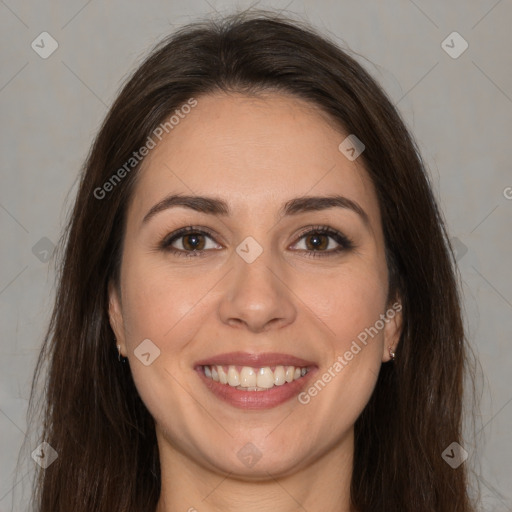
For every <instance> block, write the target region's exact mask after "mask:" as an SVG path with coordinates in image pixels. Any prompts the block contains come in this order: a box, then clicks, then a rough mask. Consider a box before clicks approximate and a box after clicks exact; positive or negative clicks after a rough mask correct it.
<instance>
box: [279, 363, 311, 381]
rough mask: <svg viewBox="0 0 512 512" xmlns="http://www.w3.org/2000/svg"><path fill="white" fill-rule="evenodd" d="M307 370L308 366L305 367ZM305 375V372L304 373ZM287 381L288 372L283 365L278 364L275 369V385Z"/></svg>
mask: <svg viewBox="0 0 512 512" xmlns="http://www.w3.org/2000/svg"><path fill="white" fill-rule="evenodd" d="M304 370H305V371H307V370H306V368H304ZM304 375H305V373H304ZM285 382H286V373H285V371H284V368H283V367H282V366H276V369H275V370H274V385H275V386H282V385H283V384H284V383H285Z"/></svg>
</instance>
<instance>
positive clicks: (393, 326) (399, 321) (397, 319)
mask: <svg viewBox="0 0 512 512" xmlns="http://www.w3.org/2000/svg"><path fill="white" fill-rule="evenodd" d="M385 316H386V320H385V321H384V323H385V327H384V347H383V352H382V362H384V363H386V362H388V361H390V360H391V356H390V354H389V349H390V348H391V350H392V351H393V352H396V348H397V346H398V342H399V341H400V336H401V334H402V325H403V315H402V302H401V300H400V299H397V300H396V301H395V302H394V303H393V304H391V305H389V306H388V308H387V310H386V313H385Z"/></svg>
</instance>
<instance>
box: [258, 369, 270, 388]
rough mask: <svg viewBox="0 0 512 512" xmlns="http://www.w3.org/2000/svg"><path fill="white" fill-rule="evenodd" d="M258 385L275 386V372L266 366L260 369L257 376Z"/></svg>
mask: <svg viewBox="0 0 512 512" xmlns="http://www.w3.org/2000/svg"><path fill="white" fill-rule="evenodd" d="M256 385H257V386H258V387H259V388H266V389H269V388H273V387H274V373H273V372H272V370H271V369H270V368H269V367H268V366H266V367H265V368H260V369H259V370H258V376H257V378H256Z"/></svg>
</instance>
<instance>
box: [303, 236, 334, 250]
mask: <svg viewBox="0 0 512 512" xmlns="http://www.w3.org/2000/svg"><path fill="white" fill-rule="evenodd" d="M328 246H329V237H328V236H326V235H324V234H322V233H313V234H310V235H307V236H306V248H307V250H308V251H314V250H324V249H326V248H327V247H328Z"/></svg>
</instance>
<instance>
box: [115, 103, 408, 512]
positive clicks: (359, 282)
mask: <svg viewBox="0 0 512 512" xmlns="http://www.w3.org/2000/svg"><path fill="white" fill-rule="evenodd" d="M197 100H198V105H197V106H196V107H195V108H194V109H192V111H191V112H190V114H188V115H187V116H186V118H185V119H183V120H181V121H180V123H179V124H178V125H177V126H175V128H174V129H173V130H172V131H171V132H170V133H169V134H168V135H167V136H166V137H165V138H163V139H162V141H161V142H160V143H159V144H158V145H157V147H156V148H155V149H153V150H152V151H151V152H150V154H149V155H148V156H147V157H146V159H145V161H144V164H143V167H142V168H141V170H140V174H139V176H138V182H137V186H136V189H135V193H134V195H133V197H132V201H131V203H130V205H129V208H128V214H127V229H126V235H125V241H124V248H123V259H122V265H121V286H120V289H121V294H119V293H118V291H117V289H116V287H115V286H113V285H112V283H111V285H110V286H109V296H110V307H109V314H110V322H111V325H112V328H113V330H114V332H115V334H116V338H117V340H118V343H119V345H120V349H121V353H122V354H123V355H125V356H126V357H128V359H129V361H130V368H131V371H132V374H133V378H134V381H135V384H136V386H137V389H138V391H139V393H140V396H141V398H142V400H143V401H144V403H145V404H146V406H147V408H148V410H149V411H150V413H151V414H152V416H153V417H154V418H155V422H156V432H157V439H158V447H159V452H160V463H161V471H162V493H161V496H160V501H159V503H158V507H157V512H171V511H187V510H190V511H192V510H194V509H195V510H197V511H199V512H209V511H224V512H225V511H230V510H235V509H236V510H244V511H249V512H250V511H252V510H255V511H256V510H257V511H259V512H261V511H262V510H269V511H270V510H272V511H274V510H279V511H281V512H286V511H292V510H293V511H296V510H297V509H298V508H300V506H302V507H304V509H306V510H308V511H309V512H316V511H323V512H326V511H327V512H329V511H332V512H334V511H337V512H339V511H341V510H343V511H350V510H351V509H350V503H349V488H350V479H351V476H352V464H353V451H354V423H355V421H356V419H357V418H358V416H359V415H360V414H361V412H362V410H363V409H364V407H365V405H366V404H367V402H368V400H369V398H370V396H371V394H372V391H373V389H374V387H375V384H376V379H377V375H378V372H379V369H380V366H381V364H382V363H383V362H387V361H389V359H390V355H389V348H390V347H392V348H393V349H395V348H396V345H397V343H398V339H399V336H400V330H401V324H402V317H401V314H400V313H397V314H396V315H395V316H394V318H393V319H392V320H391V321H388V322H387V323H386V324H385V327H384V328H383V329H381V330H380V331H379V333H378V335H376V336H374V337H373V338H369V342H368V344H367V345H366V346H364V345H362V350H361V351H360V352H359V353H358V354H357V355H355V356H354V358H353V359H352V360H351V361H350V362H349V363H348V364H347V365H346V366H345V367H344V368H343V370H342V371H340V372H339V373H338V374H337V375H336V377H335V378H333V379H332V380H331V382H329V383H328V384H327V385H326V386H325V387H324V388H323V389H322V390H321V391H320V392H319V393H318V394H317V396H315V397H314V398H311V401H310V402H309V403H308V404H306V405H303V404H301V403H299V401H298V400H296V399H295V398H294V399H292V400H289V401H287V402H286V403H284V404H282V405H279V406H277V407H274V408H271V409H267V410H256V411H254V410H253V411H247V410H242V409H239V408H235V407H233V406H231V405H229V404H226V403H225V402H223V401H221V400H219V399H218V398H217V397H216V396H215V395H213V394H212V393H211V392H210V391H209V390H208V389H207V388H206V386H205V385H204V384H203V382H202V381H201V380H200V378H199V376H198V374H197V372H196V371H195V370H194V365H195V363H196V362H197V361H198V360H200V359H205V358H208V357H211V356H214V355H216V354H221V353H225V352H231V351H245V352H257V353H262V352H282V353H287V354H292V355H295V356H298V357H302V358H304V359H307V360H312V361H315V362H316V364H317V366H318V376H321V375H322V374H323V373H324V372H325V371H326V370H327V369H328V368H329V367H332V365H333V363H334V362H335V361H336V359H337V358H338V356H340V355H343V354H344V353H345V352H346V351H347V350H349V348H350V346H351V343H352V342H353V340H356V339H357V336H358V334H359V333H361V332H362V331H364V329H365V328H368V327H370V326H373V325H374V324H375V322H376V320H378V319H379V317H380V315H381V314H385V313H386V311H387V310H389V308H390V304H388V303H387V302H386V298H387V293H388V270H387V267H386V262H385V256H384V237H383V231H382V226H381V218H380V213H379V206H378V201H377V196H376V194H375V190H374V187H373V185H372V183H371V181H370V179H369V177H368V175H367V172H366V171H365V169H364V167H363V164H362V161H361V159H356V160H355V161H350V160H349V159H347V158H346V157H345V156H344V155H343V154H342V153H341V152H340V151H339V149H338V145H339V144H340V143H341V141H343V139H344V138H345V137H346V135H347V134H343V133H342V132H341V131H340V130H339V129H338V128H337V127H336V126H334V124H333V123H332V122H330V120H329V119H328V118H327V117H326V115H325V114H323V113H322V112H320V111H319V110H318V109H317V108H316V107H315V106H313V105H311V104H309V103H307V102H304V101H303V100H300V99H297V98H295V97H291V96H288V95H284V94H280V93H279V94H278V93H265V94H258V95H257V96H251V97H248V96H243V95H239V94H234V93H232V94H225V93H216V94H213V95H208V96H202V97H199V98H197ZM170 193H180V194H186V195H205V196H214V197H216V198H219V199H223V200H225V201H226V202H227V203H228V205H229V207H230V209H231V210H232V213H231V215H229V216H228V215H225V216H216V215H211V214H207V213H201V212H197V211H193V210H191V209H188V208H185V207H173V208H170V209H167V210H164V211H161V212H159V213H158V214H156V215H155V216H153V217H152V218H151V219H150V220H149V221H148V222H147V223H143V222H142V219H143V218H144V216H145V215H146V213H147V212H148V211H149V210H150V209H151V207H152V206H153V205H155V204H156V203H158V202H159V201H160V200H162V199H163V198H164V197H165V196H167V195H168V194H170ZM333 193H337V194H340V195H343V196H345V197H347V198H349V199H351V200H353V201H355V202H357V203H358V204H359V205H360V206H361V208H362V209H363V210H364V211H365V212H366V214H367V215H368V218H369V226H366V225H365V223H364V222H363V220H362V218H361V217H360V216H359V215H358V214H357V213H355V212H354V211H352V210H350V209H346V208H339V207H337V208H330V209H327V210H323V211H313V212H305V213H300V214H297V215H291V216H287V217H282V218H281V217H280V216H279V213H278V212H279V209H280V208H281V206H282V205H283V204H284V203H285V202H286V201H288V200H290V199H292V198H296V197H301V196H305V195H306V196H313V195H314V196H329V195H332V194H333ZM314 225H322V226H323V225H326V226H329V227H331V228H333V229H336V230H338V231H341V232H342V233H343V234H345V235H346V236H348V237H349V238H350V239H352V240H353V242H354V244H355V248H353V249H347V250H345V251H342V252H340V253H337V254H335V253H331V254H330V255H325V256H324V257H308V253H307V249H310V251H313V250H315V249H314V246H313V249H311V247H312V245H311V238H309V239H308V237H301V235H302V233H303V232H304V230H305V228H307V227H309V226H314ZM186 226H199V227H206V228H209V229H210V230H211V231H212V232H213V233H214V237H213V238H209V237H208V236H205V238H204V239H202V240H203V241H204V243H206V246H203V247H204V257H189V258H186V257H180V256H177V255H174V254H172V253H170V252H165V251H164V250H161V249H159V248H158V245H159V243H160V242H161V240H162V239H163V238H165V237H166V236H167V235H169V234H171V233H173V232H174V231H176V230H178V229H180V228H182V227H186ZM248 236H251V237H253V238H254V239H255V240H256V241H257V242H258V243H259V245H260V246H261V247H262V248H263V253H262V254H261V255H260V256H259V257H258V258H257V259H256V260H255V261H254V262H252V263H250V264H249V263H247V262H246V261H245V260H244V259H242V258H241V257H240V256H239V255H238V254H237V252H236V251H235V249H236V247H237V246H238V245H239V244H240V243H241V242H242V241H243V240H244V239H245V238H246V237H248ZM307 240H309V244H308V245H307ZM322 240H323V241H324V242H325V243H327V242H328V243H329V245H328V246H327V247H325V246H323V247H324V248H323V249H322V248H320V249H317V252H320V251H321V250H323V251H325V252H327V251H330V250H332V249H334V248H336V247H338V243H337V242H336V241H335V240H334V239H332V238H330V236H328V235H325V239H322ZM186 242H188V243H190V239H186V240H185V239H184V238H181V239H178V240H176V241H175V242H174V244H173V245H174V248H175V249H177V250H180V249H181V250H182V251H184V250H185V248H186V247H188V248H189V252H190V251H191V249H190V245H188V246H184V245H183V244H184V243H186ZM184 247H185V248H184ZM144 339H150V340H151V341H152V342H153V343H154V344H155V345H156V346H158V348H159V349H160V351H161V352H160V356H159V357H158V358H156V359H155V360H154V362H153V363H152V364H150V365H149V366H145V365H143V364H142V363H141V362H140V361H139V360H138V359H137V358H136V357H135V355H134V350H135V349H136V348H137V346H138V345H139V344H140V343H141V341H142V340H144ZM248 442H250V443H252V444H253V445H254V446H256V447H257V449H258V450H259V453H260V454H261V458H260V460H259V461H258V462H257V463H256V464H255V465H253V466H252V467H247V466H246V465H244V464H243V463H242V461H241V460H240V459H239V458H238V457H237V452H238V451H239V450H240V449H241V448H242V447H243V446H244V445H246V444H247V443H248Z"/></svg>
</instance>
